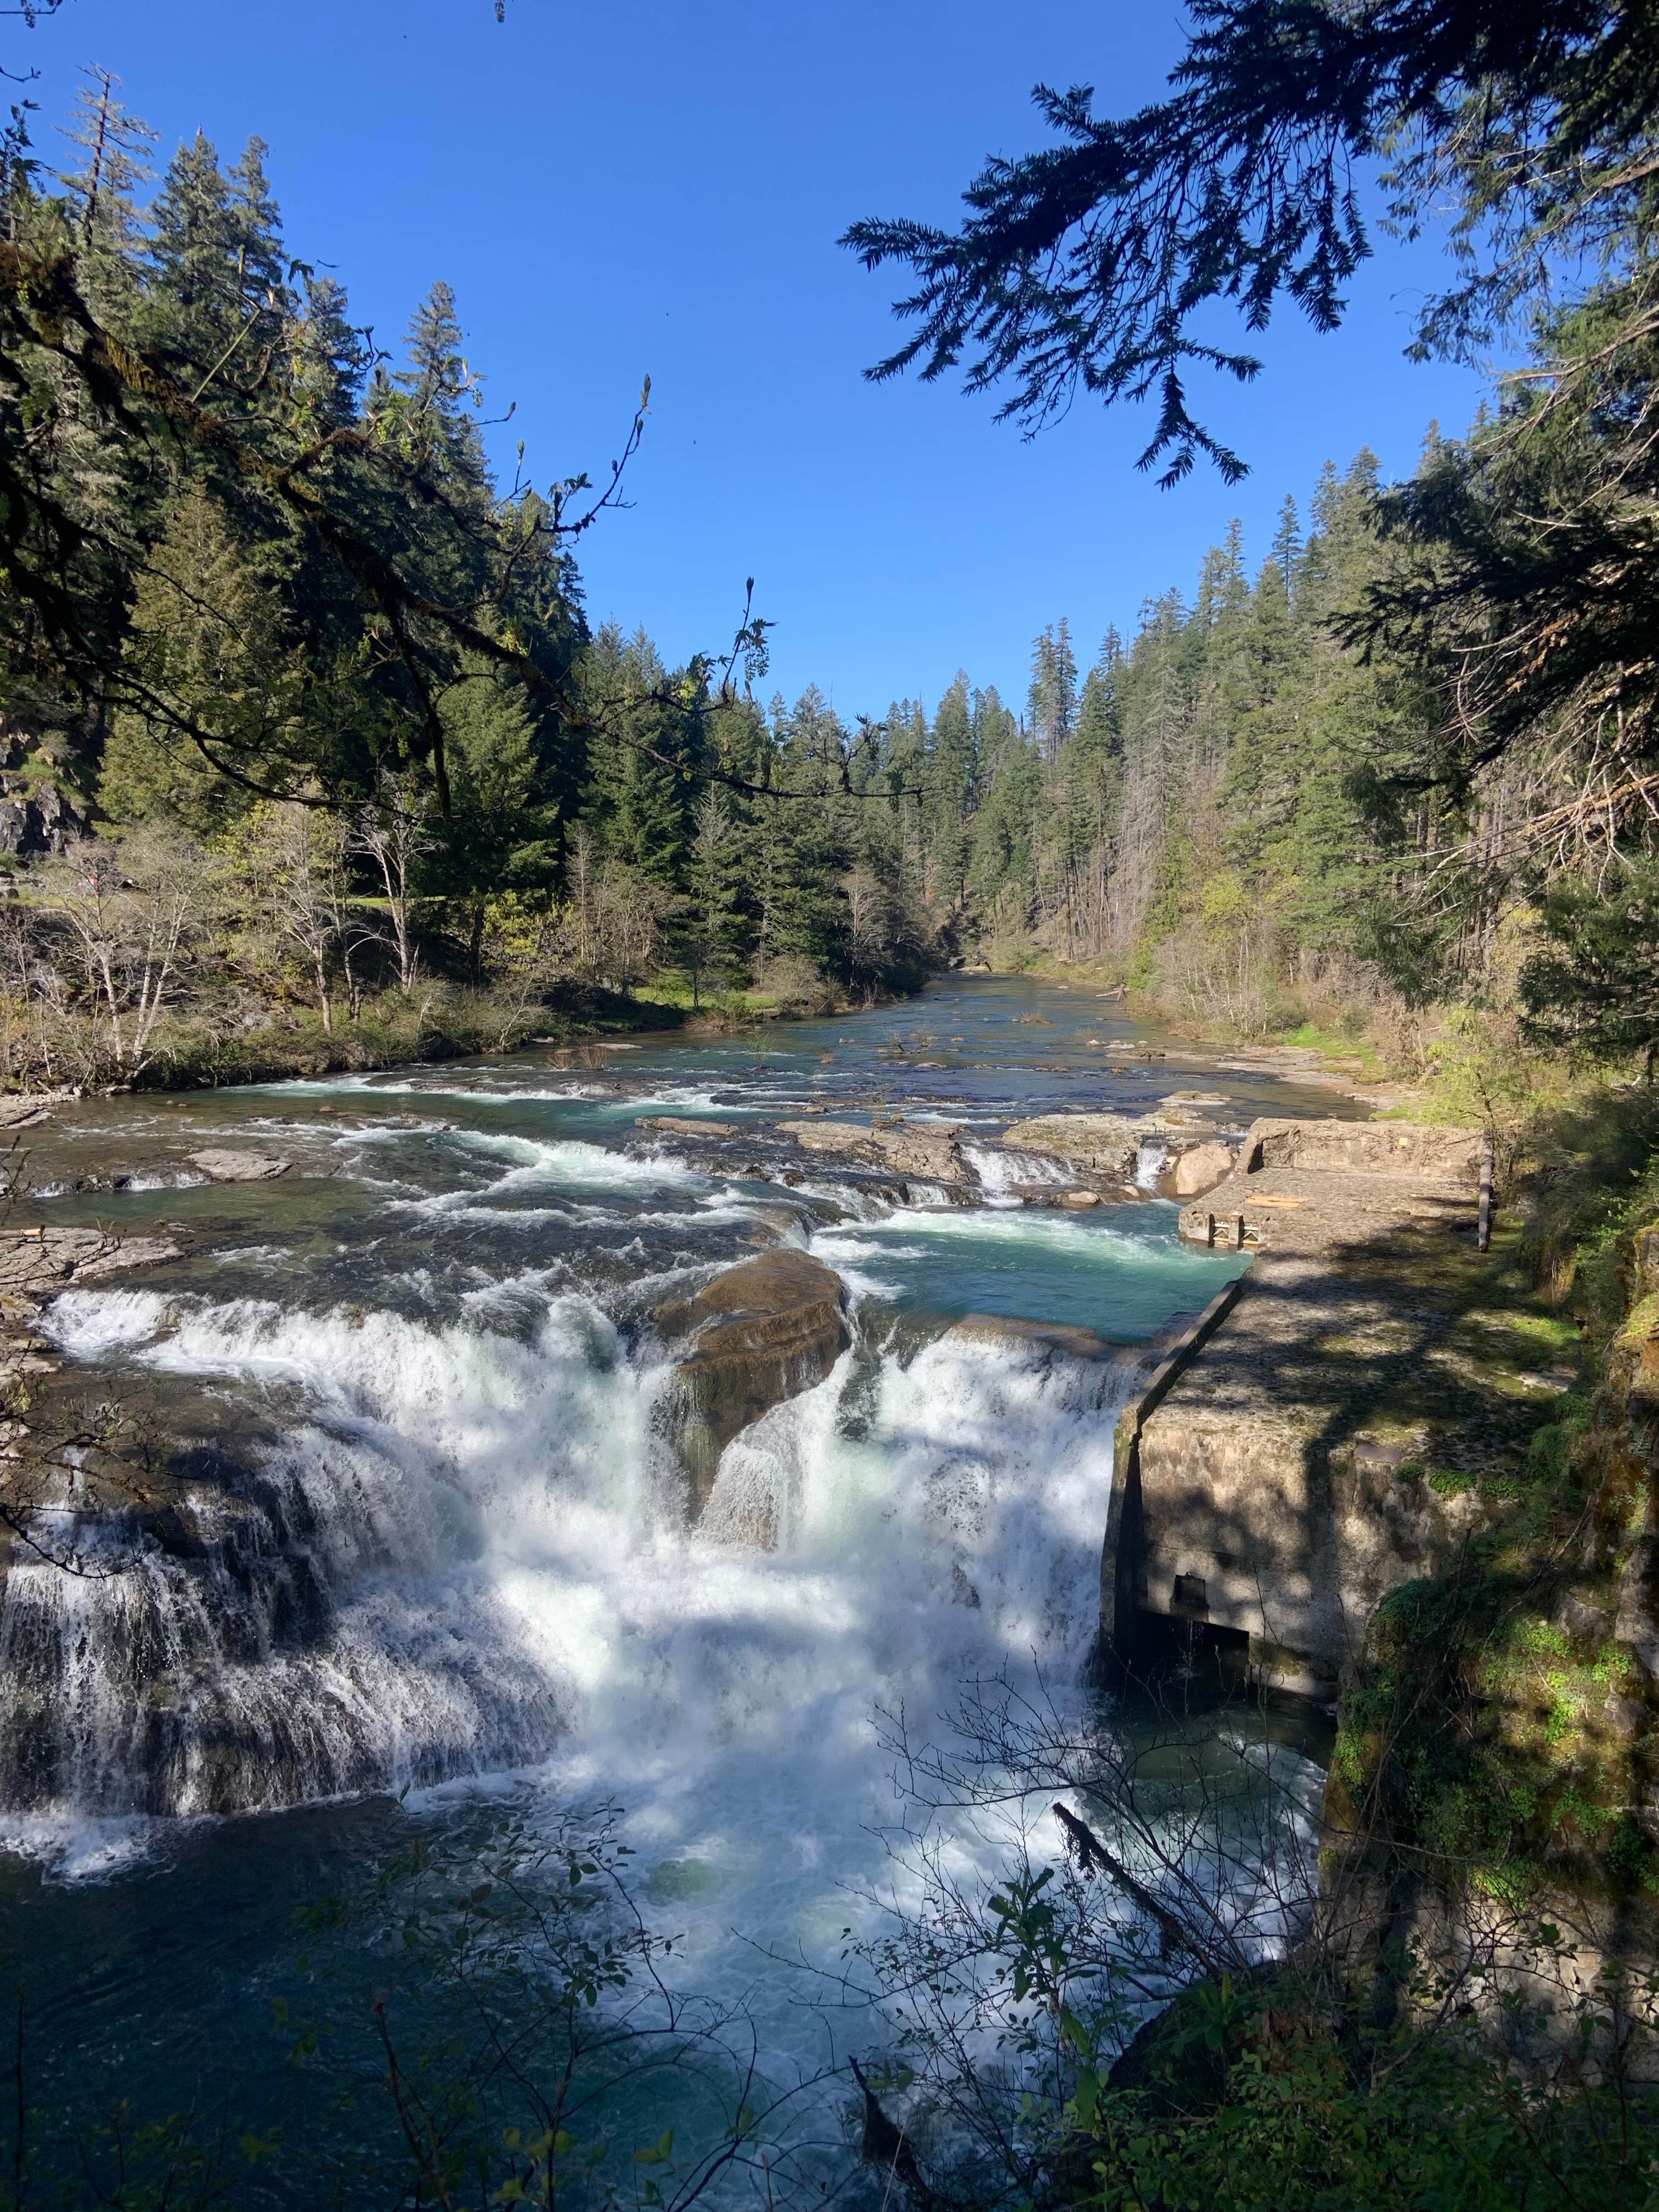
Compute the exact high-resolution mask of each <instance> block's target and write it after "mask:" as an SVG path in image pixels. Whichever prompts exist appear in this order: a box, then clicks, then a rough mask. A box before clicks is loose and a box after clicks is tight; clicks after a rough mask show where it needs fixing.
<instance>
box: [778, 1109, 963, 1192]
mask: <svg viewBox="0 0 1659 2212" xmlns="http://www.w3.org/2000/svg"><path fill="white" fill-rule="evenodd" d="M778 1133H779V1134H780V1135H781V1136H785V1137H793V1139H794V1140H795V1142H796V1143H797V1144H798V1145H799V1146H800V1148H801V1150H802V1151H803V1152H837V1153H840V1154H841V1155H842V1157H843V1158H848V1159H854V1160H864V1161H866V1162H867V1163H868V1164H870V1165H871V1166H872V1167H883V1168H890V1169H892V1170H894V1172H895V1173H896V1174H898V1175H908V1176H921V1177H923V1178H924V1180H926V1181H927V1182H945V1183H971V1182H974V1181H975V1175H974V1171H973V1170H972V1169H971V1168H970V1167H969V1165H968V1164H967V1162H966V1161H965V1160H964V1159H963V1157H962V1147H961V1146H960V1145H959V1144H958V1143H957V1132H956V1131H955V1129H953V1128H950V1127H945V1126H943V1125H941V1126H939V1127H900V1128H870V1127H866V1126H865V1124H864V1123H863V1122H862V1121H780V1122H779V1123H778Z"/></svg>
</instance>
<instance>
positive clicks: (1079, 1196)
mask: <svg viewBox="0 0 1659 2212" xmlns="http://www.w3.org/2000/svg"><path fill="white" fill-rule="evenodd" d="M1059 1202H1060V1205H1061V1206H1070V1207H1072V1208H1073V1211H1074V1212H1086V1211H1087V1210H1088V1208H1089V1207H1091V1206H1098V1205H1099V1204H1100V1193H1099V1192H1098V1191H1097V1190H1063V1191H1061V1193H1060V1201H1059Z"/></svg>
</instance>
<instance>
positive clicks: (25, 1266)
mask: <svg viewBox="0 0 1659 2212" xmlns="http://www.w3.org/2000/svg"><path fill="white" fill-rule="evenodd" d="M178 1257H179V1247H178V1246H177V1245H176V1244H175V1243H173V1241H172V1240H171V1238H169V1237H106V1235H105V1234H104V1232H103V1231H102V1230H100V1229H9V1230H7V1231H4V1232H3V1234H0V1307H3V1306H9V1305H11V1304H13V1302H14V1301H28V1300H32V1299H34V1298H40V1297H48V1296H50V1294H51V1293H52V1291H61V1290H64V1289H65V1288H66V1287H67V1286H68V1285H70V1284H71V1283H95V1282H99V1281H100V1280H101V1279H103V1278H104V1277H105V1276H106V1275H116V1274H120V1273H124V1272H125V1270H126V1269H127V1268H129V1267H155V1266H158V1265H159V1264H160V1262H161V1261H163V1260H176V1259H177V1258H178Z"/></svg>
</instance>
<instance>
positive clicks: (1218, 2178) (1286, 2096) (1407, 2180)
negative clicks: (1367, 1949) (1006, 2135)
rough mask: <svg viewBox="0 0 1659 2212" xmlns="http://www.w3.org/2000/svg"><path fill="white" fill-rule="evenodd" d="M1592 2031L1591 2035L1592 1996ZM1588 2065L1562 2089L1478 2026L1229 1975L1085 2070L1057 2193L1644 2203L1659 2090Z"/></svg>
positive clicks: (1292, 2210) (1652, 2186) (1110, 2197)
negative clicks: (1374, 2016)
mask: <svg viewBox="0 0 1659 2212" xmlns="http://www.w3.org/2000/svg"><path fill="white" fill-rule="evenodd" d="M1584 2026H1585V2028H1586V2030H1587V2031H1588V2033H1587V2041H1588V2040H1589V2039H1591V2038H1593V2035H1594V2033H1595V2026H1596V2021H1595V2015H1594V2011H1593V2010H1592V2013H1591V2014H1590V2015H1589V2016H1587V2019H1586V2021H1585V2023H1584ZM1638 2033H1639V2034H1640V2035H1641V2037H1642V2038H1643V2039H1644V2049H1645V2048H1647V2047H1649V2031H1648V2027H1647V2024H1646V2021H1645V2019H1644V2022H1643V2025H1642V2027H1641V2028H1640V2030H1639V2031H1638ZM1632 2041H1633V2039H1627V2048H1628V2047H1630V2045H1631V2043H1632ZM1632 2055H1633V2052H1632ZM1632 2070H1633V2069H1632ZM1587 2071H1588V2074H1589V2078H1588V2079H1586V2080H1585V2081H1583V2084H1582V2086H1581V2087H1580V2088H1579V2090H1578V2093H1577V2094H1570V2095H1562V2094H1560V2093H1552V2092H1551V2091H1550V2090H1548V2089H1547V2088H1545V2087H1543V2086H1542V2085H1541V2084H1540V2083H1539V2082H1538V2081H1535V2080H1528V2079H1527V2078H1525V2077H1523V2076H1522V2075H1519V2074H1517V2073H1516V2072H1514V2071H1512V2070H1511V2069H1508V2068H1505V2067H1503V2066H1498V2065H1494V2063H1492V2056H1491V2052H1490V2050H1489V2049H1488V2048H1487V2047H1486V2045H1485V2044H1484V2043H1483V2040H1482V2039H1481V2038H1480V2035H1479V2034H1478V2033H1476V2032H1475V2031H1474V2029H1473V2028H1472V2027H1470V2026H1468V2024H1467V2023H1464V2022H1458V2023H1455V2024H1453V2025H1451V2026H1449V2027H1443V2028H1442V2029H1441V2030H1440V2031H1439V2032H1437V2033H1432V2034H1429V2035H1423V2034H1421V2033H1415V2032H1413V2030H1412V2029H1411V2028H1410V2027H1403V2026H1401V2027H1395V2028H1392V2029H1389V2028H1383V2029H1378V2028H1377V2027H1376V2025H1375V2024H1374V2023H1372V2022H1369V2021H1365V2020H1364V2019H1360V2018H1355V2017H1353V2016H1352V2015H1345V2014H1344V2012H1343V2011H1342V2010H1341V2009H1340V2008H1333V2006H1332V2003H1331V2001H1330V1992H1329V1990H1328V1989H1326V1988H1323V1987H1322V1986H1320V1985H1319V1984H1317V1983H1316V1982H1315V1983H1311V1984H1310V1983H1309V1982H1307V1981H1306V1979H1305V1978H1304V1977H1302V1976H1299V1975H1298V1974H1297V1972H1294V1971H1293V1970H1291V1969H1289V1968H1280V1969H1279V1970H1276V1971H1273V1972H1268V1973H1267V1974H1264V1975H1262V1976H1261V1977H1260V1978H1257V1979H1256V1980H1255V1981H1253V1982H1247V1983H1238V1982H1235V1981H1232V1980H1231V1979H1229V1978H1225V1977H1224V1978H1221V1979H1220V1980H1219V1981H1217V1982H1208V1983H1200V1984H1197V1985H1195V1986H1194V1987H1193V1988H1190V1989H1188V1990H1186V1991H1185V1992H1183V1994H1182V1996H1180V1997H1178V1998H1177V1999H1176V2002H1175V2003H1174V2004H1173V2005H1171V2006H1170V2008H1169V2009H1168V2010H1167V2011H1166V2012H1164V2014H1162V2015H1160V2016H1159V2017H1158V2019H1157V2020H1156V2021H1154V2022H1153V2023H1152V2026H1151V2027H1150V2028H1149V2029H1147V2030H1144V2031H1143V2032H1142V2034H1141V2035H1140V2036H1139V2038H1137V2039H1136V2044H1135V2045H1133V2046H1132V2047H1131V2050H1130V2051H1129V2052H1128V2053H1127V2054H1126V2058H1125V2060H1122V2061H1120V2062H1119V2063H1118V2065H1116V2066H1115V2067H1114V2069H1112V2073H1111V2076H1110V2079H1109V2082H1107V2083H1105V2084H1099V2085H1097V2083H1096V2082H1095V2081H1094V2080H1093V2078H1092V2077H1091V2076H1086V2075H1085V2080H1084V2082H1083V2085H1082V2089H1081V2093H1080V2095H1079V2096H1076V2097H1074V2098H1073V2102H1072V2105H1071V2106H1070V2107H1069V2117H1070V2118H1071V2119H1072V2121H1073V2126H1074V2127H1075V2128H1076V2129H1077V2136H1075V2137H1074V2139H1073V2142H1072V2143H1071V2144H1070V2145H1068V2148H1067V2153H1066V2156H1065V2158H1064V2160H1063V2163H1062V2166H1061V2170H1062V2172H1063V2173H1064V2176H1065V2179H1064V2182H1063V2184H1062V2187H1061V2190H1060V2191H1059V2192H1058V2194H1059V2195H1060V2197H1063V2198H1064V2199H1065V2200H1067V2201H1070V2202H1073V2203H1083V2202H1087V2203H1093V2204H1096V2205H1098V2206H1099V2207H1100V2208H1101V2212H1130V2208H1132V2207H1133V2208H1135V2212H1146V2208H1149V2207H1153V2206H1165V2207H1170V2208H1175V2207H1181V2208H1183V2212H1185V2209H1186V2208H1191V2212H1337V2208H1349V2207H1358V2206H1363V2205H1376V2206H1383V2205H1401V2206H1413V2207H1418V2208H1421V2212H1515V2208H1517V2207H1521V2206H1525V2207H1527V2208H1528V2212H1583V2208H1584V2207H1586V2206H1589V2205H1619V2206H1621V2207H1626V2208H1630V2212H1635V2208H1637V2207H1639V2206H1646V2205H1650V2204H1651V2203H1653V2202H1654V2201H1655V2197H1656V2193H1659V2125H1656V2122H1659V2109H1656V2099H1655V2093H1654V2091H1653V2090H1652V2088H1651V2087H1644V2086H1641V2085H1640V2084H1639V2083H1638V2082H1636V2081H1631V2080H1629V2079H1626V2078H1620V2077H1610V2076H1609V2075H1607V2073H1605V2072H1596V2071H1595V2070H1594V2069H1587ZM1079 2123H1083V2124H1079Z"/></svg>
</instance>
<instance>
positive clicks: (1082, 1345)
mask: <svg viewBox="0 0 1659 2212" xmlns="http://www.w3.org/2000/svg"><path fill="white" fill-rule="evenodd" d="M944 1341H945V1343H946V1344H1000V1345H1011V1344H1012V1345H1036V1346H1041V1347H1042V1349H1043V1350H1044V1351H1046V1352H1061V1353H1063V1354H1064V1355H1065V1357H1066V1358H1068V1359H1109V1360H1113V1361H1117V1362H1121V1361H1122V1360H1123V1358H1125V1356H1126V1354H1125V1350H1124V1347H1123V1346H1121V1345H1119V1344H1109V1343H1108V1342H1107V1340H1106V1339H1105V1338H1104V1337H1103V1336H1097V1335H1096V1334H1095V1333H1094V1331H1093V1329H1091V1328H1077V1327H1076V1326H1075V1325H1074V1324H1073V1323H1072V1322H1059V1321H1023V1320H1021V1319H1020V1318H1019V1317H1018V1316H1017V1315H1014V1314H983V1313H971V1314H967V1315H964V1316H963V1319H962V1320H961V1321H957V1322H951V1326H950V1328H947V1329H946V1330H945V1336H944ZM1130 1356H1133V1355H1130Z"/></svg>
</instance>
